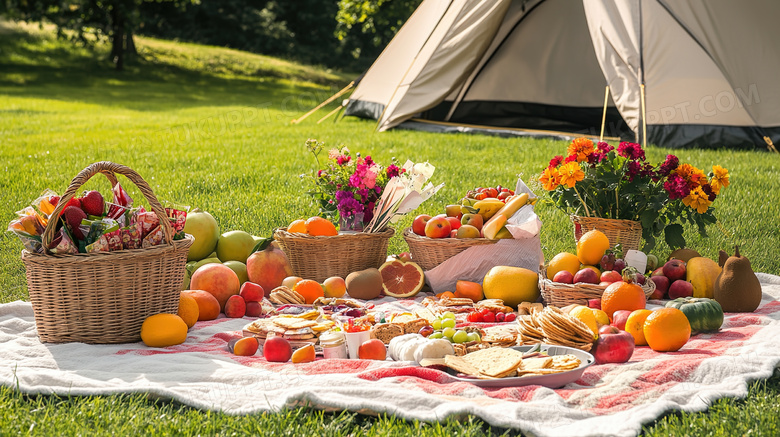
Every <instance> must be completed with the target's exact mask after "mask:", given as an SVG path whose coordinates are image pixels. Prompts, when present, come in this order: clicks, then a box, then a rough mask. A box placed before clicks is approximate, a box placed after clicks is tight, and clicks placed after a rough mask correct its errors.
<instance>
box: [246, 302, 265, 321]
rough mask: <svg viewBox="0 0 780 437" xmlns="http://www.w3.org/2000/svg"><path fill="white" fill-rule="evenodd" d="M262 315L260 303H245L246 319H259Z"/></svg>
mask: <svg viewBox="0 0 780 437" xmlns="http://www.w3.org/2000/svg"><path fill="white" fill-rule="evenodd" d="M262 314H263V306H262V305H261V304H260V302H247V303H246V316H247V317H260V316H261V315H262Z"/></svg>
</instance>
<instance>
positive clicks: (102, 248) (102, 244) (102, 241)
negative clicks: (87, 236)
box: [85, 235, 108, 253]
mask: <svg viewBox="0 0 780 437" xmlns="http://www.w3.org/2000/svg"><path fill="white" fill-rule="evenodd" d="M85 251H86V252H87V253H92V252H108V239H107V238H106V236H105V235H101V236H99V237H98V238H97V239H96V240H95V241H94V242H93V243H91V244H87V247H86V248H85Z"/></svg>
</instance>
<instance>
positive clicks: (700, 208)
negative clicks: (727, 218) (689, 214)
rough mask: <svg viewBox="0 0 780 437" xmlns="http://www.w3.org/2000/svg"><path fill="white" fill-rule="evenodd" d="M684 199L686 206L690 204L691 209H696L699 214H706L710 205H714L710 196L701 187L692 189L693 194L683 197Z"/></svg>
mask: <svg viewBox="0 0 780 437" xmlns="http://www.w3.org/2000/svg"><path fill="white" fill-rule="evenodd" d="M682 201H683V203H684V204H685V206H689V207H690V208H691V209H695V210H696V212H698V213H699V214H704V213H705V212H707V209H708V208H709V207H710V205H712V202H711V201H710V199H709V196H707V193H705V192H704V190H702V189H701V187H696V188H695V189H693V190H691V194H689V195H688V196H687V197H685V198H683V200H682Z"/></svg>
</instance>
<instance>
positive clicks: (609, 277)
mask: <svg viewBox="0 0 780 437" xmlns="http://www.w3.org/2000/svg"><path fill="white" fill-rule="evenodd" d="M622 280H623V276H621V275H620V273H618V272H616V271H614V270H609V271H606V272H603V273H602V274H601V282H609V283H612V282H618V281H622Z"/></svg>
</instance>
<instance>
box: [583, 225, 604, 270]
mask: <svg viewBox="0 0 780 437" xmlns="http://www.w3.org/2000/svg"><path fill="white" fill-rule="evenodd" d="M607 249H609V239H608V238H607V236H606V235H604V233H603V232H601V231H599V230H598V229H593V230H592V231H588V232H586V233H585V234H583V235H582V237H580V241H578V242H577V258H579V260H580V262H582V263H583V264H585V265H586V266H587V265H596V264H598V263H600V262H601V257H603V256H604V252H606V251H607Z"/></svg>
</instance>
